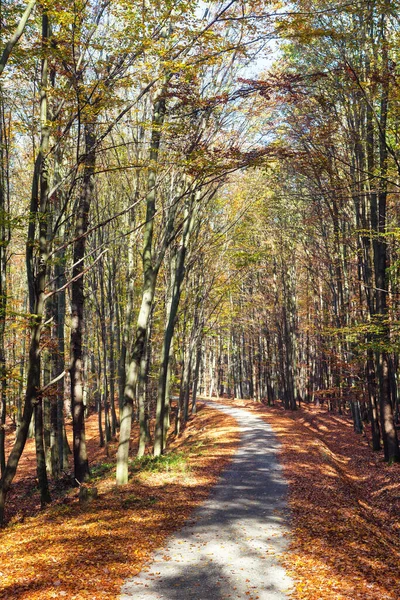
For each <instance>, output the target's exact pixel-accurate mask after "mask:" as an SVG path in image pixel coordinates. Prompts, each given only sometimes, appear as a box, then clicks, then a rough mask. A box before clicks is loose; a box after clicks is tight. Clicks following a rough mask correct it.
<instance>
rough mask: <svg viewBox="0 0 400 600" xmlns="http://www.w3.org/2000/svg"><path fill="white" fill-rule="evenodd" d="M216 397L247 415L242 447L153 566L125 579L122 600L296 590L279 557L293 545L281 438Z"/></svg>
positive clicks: (266, 599)
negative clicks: (279, 451) (289, 538)
mask: <svg viewBox="0 0 400 600" xmlns="http://www.w3.org/2000/svg"><path fill="white" fill-rule="evenodd" d="M210 404H211V405H212V406H213V407H214V408H217V409H219V410H221V411H223V412H226V413H228V414H229V415H231V416H233V417H235V418H236V419H237V420H238V421H239V423H240V426H241V441H240V445H239V449H238V451H237V453H236V454H235V456H234V458H233V460H232V462H231V464H230V466H229V467H228V469H227V470H226V471H225V472H224V473H223V474H222V476H221V478H220V479H219V481H218V483H217V485H216V486H215V487H214V489H213V491H212V493H211V495H210V497H209V499H208V500H207V501H206V502H205V503H204V504H203V505H202V506H201V507H200V508H198V509H197V510H196V511H195V512H194V513H193V516H192V518H191V519H190V521H189V522H188V523H187V524H186V525H185V526H184V527H183V528H182V529H181V530H180V531H179V532H178V533H176V534H175V535H173V536H172V537H171V538H170V539H169V540H168V542H167V545H166V547H165V548H164V549H161V550H159V551H158V552H157V553H156V554H155V555H154V561H153V562H152V563H151V564H150V565H148V569H147V570H145V571H142V572H141V573H140V574H139V575H138V576H137V577H134V578H132V579H130V580H128V581H127V582H126V583H125V585H124V587H123V589H122V595H121V600H128V599H133V598H135V600H155V599H159V598H162V599H164V600H175V599H176V600H178V598H179V600H189V599H190V600H224V599H228V598H229V599H232V600H235V599H238V598H244V599H245V598H246V599H248V600H250V599H253V600H255V599H256V598H257V599H259V600H278V599H283V598H287V597H288V591H289V589H290V588H291V586H292V581H291V580H290V578H289V577H288V576H287V575H286V573H285V571H284V570H283V568H282V567H281V566H280V564H279V555H280V554H281V553H282V551H284V550H285V548H286V546H287V538H286V536H287V534H288V508H287V504H286V493H287V484H286V483H285V481H284V479H283V477H282V471H281V466H280V465H279V463H278V461H277V458H276V454H277V448H278V447H279V445H278V442H277V440H276V437H275V435H274V433H273V431H272V429H271V427H270V426H269V425H268V424H267V423H265V422H264V421H263V420H262V419H260V418H259V417H257V416H255V415H253V414H251V413H249V412H247V411H245V410H242V409H236V408H231V407H227V406H223V405H219V404H217V403H215V402H211V403H210Z"/></svg>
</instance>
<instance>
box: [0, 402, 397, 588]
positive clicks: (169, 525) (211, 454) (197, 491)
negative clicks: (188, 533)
mask: <svg viewBox="0 0 400 600" xmlns="http://www.w3.org/2000/svg"><path fill="white" fill-rule="evenodd" d="M220 402H223V403H225V404H228V405H230V406H235V407H242V408H246V409H247V410H250V411H253V412H254V413H256V414H257V415H259V416H261V417H262V418H264V419H265V420H266V421H267V422H268V423H270V424H271V425H272V427H273V429H274V431H275V433H276V435H277V436H278V439H279V441H280V443H281V445H282V446H281V451H280V460H281V463H282V464H283V467H284V476H285V478H286V480H287V481H288V482H289V486H290V487H289V505H290V508H291V514H292V517H291V529H292V536H291V540H292V541H291V545H290V547H289V549H288V551H287V553H286V555H285V559H284V565H285V567H286V569H287V571H288V573H289V574H290V575H291V576H292V577H293V579H294V580H295V582H296V590H295V592H294V595H293V597H294V598H296V599H297V600H388V599H391V600H398V598H400V577H399V564H400V535H399V534H400V519H399V516H400V465H393V466H389V465H387V464H386V463H384V462H383V457H382V453H374V452H372V450H371V449H370V447H369V443H368V439H367V438H366V437H364V436H360V435H357V434H355V433H354V431H353V428H352V424H351V422H350V420H349V419H348V418H347V417H345V416H339V415H335V414H332V413H328V412H327V411H326V409H325V408H316V407H308V406H304V407H303V408H302V409H301V410H298V411H296V412H295V413H288V412H285V411H283V410H282V409H281V408H280V407H279V406H277V407H266V406H264V405H262V404H261V403H255V402H252V401H249V400H234V401H232V400H220ZM87 425H88V431H87V434H88V446H89V454H90V457H91V467H92V473H93V481H92V483H91V485H93V486H96V487H97V488H98V493H99V495H98V498H97V499H94V500H93V501H92V502H91V503H90V504H87V505H82V504H80V503H79V500H78V493H77V490H76V488H75V489H72V490H70V489H65V488H64V489H62V485H61V486H60V485H59V486H57V487H55V486H54V485H53V486H52V495H53V499H54V501H53V504H52V505H51V506H49V507H48V508H46V509H45V510H40V506H39V495H38V492H37V489H36V477H35V455H34V445H33V442H32V441H29V443H28V446H27V448H26V451H25V452H24V455H23V457H22V462H21V468H20V469H19V472H18V476H17V480H16V482H15V485H14V487H13V491H12V493H11V494H10V497H9V502H8V508H7V518H8V521H9V524H8V526H7V527H6V528H5V529H4V530H1V531H0V562H1V564H0V598H8V599H9V600H39V599H40V600H48V599H51V598H62V597H64V598H67V599H68V600H85V599H89V598H90V599H91V600H100V599H106V600H111V599H115V598H117V597H118V594H119V590H120V587H121V584H122V582H123V580H125V579H126V578H127V577H132V575H135V573H139V572H140V570H141V569H142V567H143V565H144V564H145V563H146V561H147V560H148V559H149V557H150V556H151V554H152V552H153V550H155V549H156V548H159V547H160V546H161V545H162V544H163V543H164V541H165V539H166V537H167V536H168V535H169V534H171V533H172V532H173V531H175V530H177V529H179V528H180V527H181V526H182V524H183V523H184V522H185V520H186V519H187V517H188V516H189V515H190V514H191V512H192V511H193V509H194V508H195V507H196V506H198V505H199V504H201V503H202V502H203V501H204V500H205V499H206V498H207V497H208V495H209V491H210V489H211V488H212V486H213V485H214V484H215V482H216V481H217V479H218V476H219V474H220V473H221V471H222V469H223V468H224V467H225V466H226V464H227V463H228V462H229V460H230V458H231V456H232V454H233V452H234V451H235V448H236V447H237V444H238V439H239V435H238V427H237V424H236V422H235V421H234V419H233V418H231V417H229V416H227V415H225V414H222V413H220V412H217V411H216V410H213V409H209V408H203V407H202V408H201V410H200V412H199V414H198V416H197V417H196V418H194V419H191V420H190V422H189V424H188V427H187V429H186V430H185V432H184V434H183V435H182V436H181V438H179V439H178V440H175V441H174V442H173V443H172V445H171V453H170V454H169V455H168V456H169V458H168V457H166V459H163V461H165V462H164V463H163V462H162V464H160V465H159V466H158V467H157V465H156V464H154V465H153V466H151V465H152V462H151V461H150V462H149V463H148V464H147V466H146V463H144V464H143V465H142V468H141V470H139V468H138V466H137V465H136V463H135V462H134V461H133V462H132V478H131V479H132V480H131V483H130V484H129V485H128V486H126V487H123V488H116V486H115V484H114V479H115V478H114V466H113V465H114V462H115V461H114V456H115V451H116V443H115V442H114V443H111V444H110V445H109V447H108V456H107V455H106V452H105V450H104V449H99V448H98V441H99V440H98V432H97V417H96V415H93V416H91V417H90V418H89V420H88V422H87ZM134 452H135V443H134V444H133V453H134ZM168 461H169V462H168Z"/></svg>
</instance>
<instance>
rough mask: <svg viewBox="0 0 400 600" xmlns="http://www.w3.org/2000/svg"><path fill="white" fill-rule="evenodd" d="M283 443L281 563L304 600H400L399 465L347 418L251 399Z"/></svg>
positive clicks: (239, 402) (243, 403)
mask: <svg viewBox="0 0 400 600" xmlns="http://www.w3.org/2000/svg"><path fill="white" fill-rule="evenodd" d="M224 402H225V403H227V404H230V405H234V406H240V407H244V408H246V409H247V410H251V411H253V412H255V413H257V414H258V415H259V416H261V417H262V418H264V419H265V420H266V421H267V422H268V423H270V424H271V425H272V427H273V429H274V430H275V433H276V435H277V436H278V439H279V441H280V442H281V444H282V447H281V451H280V460H281V463H282V464H283V467H284V472H285V477H286V479H287V480H288V482H289V504H290V508H291V511H292V521H291V525H292V530H293V535H292V538H291V539H292V541H291V544H290V547H289V551H288V553H287V554H286V556H285V559H284V565H285V567H286V568H287V570H288V572H289V573H290V574H291V575H292V577H293V578H294V579H295V581H296V590H295V592H294V594H293V598H297V599H301V600H344V599H346V600H386V599H391V600H399V598H400V519H399V516H400V465H398V464H397V465H392V466H389V465H387V464H386V463H384V462H383V456H382V453H374V452H372V450H371V449H370V448H369V446H368V439H367V438H366V437H362V436H360V435H357V434H355V433H354V431H353V427H352V424H351V422H350V421H349V419H348V418H346V417H345V416H339V415H336V414H332V413H328V412H327V411H326V409H325V408H317V407H312V406H311V407H308V406H304V408H302V409H301V410H298V411H296V412H294V413H290V412H288V411H284V410H283V409H281V408H278V407H267V406H264V405H262V404H260V403H255V402H252V401H249V400H234V401H227V400H224Z"/></svg>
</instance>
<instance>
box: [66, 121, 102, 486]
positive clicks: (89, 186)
mask: <svg viewBox="0 0 400 600" xmlns="http://www.w3.org/2000/svg"><path fill="white" fill-rule="evenodd" d="M84 133H85V148H86V156H85V161H84V172H83V183H82V189H81V193H80V196H79V202H78V207H77V215H76V225H75V242H74V250H73V261H74V266H73V270H72V278H73V282H72V284H71V366H70V375H71V407H72V429H73V439H74V441H73V453H74V473H75V479H76V480H77V481H79V482H80V483H82V482H83V481H85V480H86V479H87V478H88V476H89V462H88V457H87V449H86V436H85V406H84V398H83V329H84V320H83V317H84V312H83V311H84V303H85V297H84V287H83V286H84V281H83V272H84V267H85V265H84V258H85V249H86V233H87V229H88V223H89V211H90V205H91V202H92V200H93V196H94V171H95V164H96V153H95V142H96V137H95V132H94V125H93V124H91V123H86V124H85V127H84Z"/></svg>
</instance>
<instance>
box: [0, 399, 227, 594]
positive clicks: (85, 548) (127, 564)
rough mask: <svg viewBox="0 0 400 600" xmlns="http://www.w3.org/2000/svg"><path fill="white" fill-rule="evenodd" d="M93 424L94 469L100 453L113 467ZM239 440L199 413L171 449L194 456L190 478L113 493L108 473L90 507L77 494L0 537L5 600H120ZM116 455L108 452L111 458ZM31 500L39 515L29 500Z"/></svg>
mask: <svg viewBox="0 0 400 600" xmlns="http://www.w3.org/2000/svg"><path fill="white" fill-rule="evenodd" d="M92 419H94V425H92V426H91V427H92V428H91V427H90V426H89V428H88V429H89V435H88V437H90V435H91V434H92V439H91V440H90V441H89V450H91V455H92V456H93V455H94V452H95V451H96V453H97V457H96V460H97V461H98V460H99V458H100V456H99V452H100V453H103V460H107V462H109V461H110V459H108V458H107V459H105V457H104V450H101V451H99V450H98V449H97V444H98V440H97V439H96V437H93V433H94V432H96V426H95V421H96V416H94V417H92ZM221 431H222V432H223V433H222V434H221ZM90 432H91V433H90ZM237 440H238V434H237V427H236V425H235V422H234V420H233V419H232V418H230V417H227V416H226V415H222V414H221V413H219V412H217V411H214V410H211V409H208V408H207V409H201V410H200V412H199V414H198V415H197V416H196V418H195V419H194V420H192V421H190V422H189V425H188V427H187V429H186V431H185V432H184V433H183V435H182V436H181V438H179V439H178V440H175V442H174V443H173V444H172V446H173V447H174V448H175V449H178V450H179V451H184V452H190V453H191V454H190V457H189V459H188V460H189V464H190V470H189V471H188V472H187V473H185V474H184V476H182V473H177V474H175V475H174V474H173V473H172V474H171V473H145V474H144V473H143V474H141V473H138V474H136V475H135V478H134V481H133V482H132V483H130V484H129V485H128V486H124V487H123V488H116V487H115V485H114V473H110V474H109V476H108V478H103V479H101V480H100V481H97V482H96V487H97V488H98V497H97V498H92V501H91V502H90V503H89V504H86V503H84V504H80V503H79V500H78V497H77V491H76V490H73V491H72V492H70V494H69V499H70V502H68V503H67V504H66V503H65V502H62V501H61V500H60V502H58V503H56V504H55V505H53V506H51V507H49V508H48V509H46V510H45V511H44V512H41V513H39V514H37V515H36V516H30V517H29V516H26V517H25V520H24V522H23V523H18V524H12V525H10V526H9V527H8V528H6V529H5V530H3V531H2V532H1V533H0V536H1V546H0V562H1V568H0V571H1V574H0V598H9V599H10V600H11V599H12V600H19V599H20V600H50V599H53V598H63V597H64V598H68V600H85V599H89V598H90V600H100V599H101V600H104V599H109V600H110V599H111V598H117V597H118V595H119V591H120V587H121V584H122V582H123V580H124V579H125V578H127V577H130V576H132V575H135V574H136V573H138V572H139V571H140V570H141V568H142V566H143V564H144V562H145V561H147V560H148V559H149V557H150V554H151V552H152V551H153V550H154V549H155V548H157V547H159V546H161V545H162V543H163V542H164V540H165V538H166V536H167V535H169V534H170V533H171V532H172V531H173V530H174V529H176V528H178V527H180V526H181V525H182V522H183V521H184V520H185V519H186V518H187V517H188V516H189V514H190V513H191V511H192V510H193V508H194V507H195V506H196V505H198V504H199V503H200V502H201V501H202V500H204V499H205V498H206V496H207V495H208V492H209V489H210V487H211V486H212V484H213V483H214V482H215V481H216V478H217V476H218V473H219V472H220V471H221V469H222V468H223V466H224V465H225V464H226V461H227V460H229V457H230V455H231V454H232V452H233V449H234V447H235V444H236V443H237ZM200 447H201V452H200V450H199V448H200ZM115 449H116V448H115V444H111V445H110V447H109V453H110V455H111V456H112V455H113V453H114V452H115ZM32 467H33V469H34V463H33V462H32ZM26 469H27V468H26ZM24 475H25V476H27V475H28V472H27V470H25V473H24ZM30 497H31V510H33V511H35V510H36V508H35V507H36V505H35V500H34V499H33V501H32V493H31V496H30ZM24 510H25V512H27V510H28V505H27V504H25V507H24Z"/></svg>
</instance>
